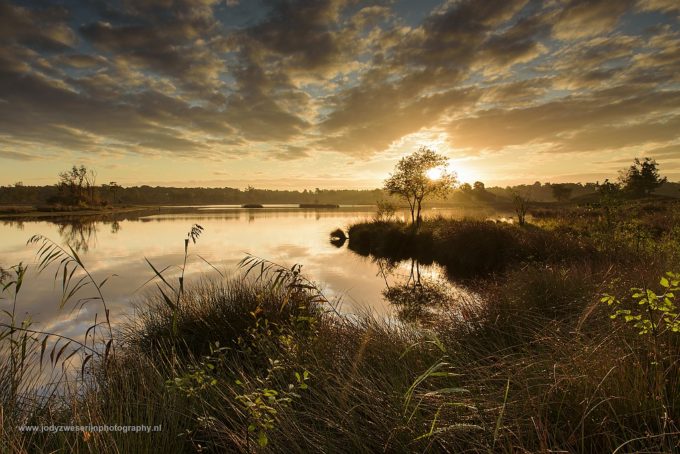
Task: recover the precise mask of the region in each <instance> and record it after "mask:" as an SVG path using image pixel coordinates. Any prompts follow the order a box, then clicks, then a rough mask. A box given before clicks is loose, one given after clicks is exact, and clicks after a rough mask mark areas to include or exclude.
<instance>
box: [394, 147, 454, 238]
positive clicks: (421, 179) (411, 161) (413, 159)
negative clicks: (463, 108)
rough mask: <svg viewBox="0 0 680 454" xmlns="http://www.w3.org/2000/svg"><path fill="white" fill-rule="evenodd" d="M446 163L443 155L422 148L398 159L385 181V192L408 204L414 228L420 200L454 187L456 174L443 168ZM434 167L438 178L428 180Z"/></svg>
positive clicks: (418, 221) (420, 207) (419, 213)
mask: <svg viewBox="0 0 680 454" xmlns="http://www.w3.org/2000/svg"><path fill="white" fill-rule="evenodd" d="M446 163H447V159H446V157H445V156H443V155H441V154H438V153H436V152H434V151H432V150H430V149H429V148H426V147H422V148H420V149H419V150H418V151H416V152H415V153H412V154H410V155H408V156H405V157H403V158H401V159H400V160H399V162H398V163H397V165H396V167H395V170H394V173H392V174H391V175H390V177H389V178H387V179H386V180H385V184H384V188H385V190H386V191H388V192H389V193H390V194H391V195H397V196H399V197H401V198H403V199H405V200H406V201H407V202H408V205H409V208H410V210H411V222H412V223H413V224H414V225H416V226H418V225H420V222H421V210H422V203H423V200H425V198H426V197H429V196H434V195H441V196H444V195H446V193H447V192H448V191H449V190H451V189H452V188H453V186H454V185H455V184H456V181H457V179H456V174H455V173H453V172H450V171H448V170H447V169H446V167H445V166H446ZM436 168H439V169H441V173H440V174H439V175H438V177H437V178H430V177H429V176H428V175H427V172H428V171H429V170H431V169H436Z"/></svg>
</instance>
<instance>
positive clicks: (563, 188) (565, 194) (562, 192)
mask: <svg viewBox="0 0 680 454" xmlns="http://www.w3.org/2000/svg"><path fill="white" fill-rule="evenodd" d="M550 189H551V190H552V195H553V197H555V200H557V201H558V202H566V201H567V200H569V199H570V198H571V193H572V192H573V190H574V189H573V188H571V187H569V186H567V185H566V184H553V185H550Z"/></svg>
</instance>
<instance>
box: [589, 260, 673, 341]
mask: <svg viewBox="0 0 680 454" xmlns="http://www.w3.org/2000/svg"><path fill="white" fill-rule="evenodd" d="M659 284H660V285H661V287H662V289H663V290H662V292H661V293H656V292H654V291H653V290H651V289H648V288H637V287H636V288H632V289H631V291H632V292H633V293H632V295H631V297H632V299H633V301H634V302H635V303H636V304H635V306H634V308H633V309H624V308H622V307H623V303H622V302H621V301H620V300H619V299H617V298H616V297H614V296H612V295H605V296H603V297H602V299H601V301H602V302H603V303H607V304H608V305H610V306H613V307H616V308H617V309H616V311H615V312H614V313H613V314H612V315H610V318H612V319H616V318H623V320H624V321H625V322H626V323H632V324H633V326H634V327H635V328H637V329H639V330H640V331H639V333H640V334H641V335H644V334H652V335H654V336H659V335H661V334H663V333H665V332H667V331H671V332H675V333H677V332H680V318H679V314H678V308H677V306H676V304H675V292H677V291H678V290H680V273H671V272H667V273H666V275H665V276H663V277H662V278H661V279H660V281H659Z"/></svg>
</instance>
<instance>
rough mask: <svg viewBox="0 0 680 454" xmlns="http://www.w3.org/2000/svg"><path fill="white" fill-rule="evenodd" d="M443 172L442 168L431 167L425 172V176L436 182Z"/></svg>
mask: <svg viewBox="0 0 680 454" xmlns="http://www.w3.org/2000/svg"><path fill="white" fill-rule="evenodd" d="M444 170H445V169H444V168H443V167H433V168H431V169H429V170H428V171H426V172H425V175H427V178H429V179H430V180H438V179H440V178H441V177H442V175H443V174H444Z"/></svg>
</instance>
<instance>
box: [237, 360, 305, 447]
mask: <svg viewBox="0 0 680 454" xmlns="http://www.w3.org/2000/svg"><path fill="white" fill-rule="evenodd" d="M282 368H283V366H281V363H280V362H279V361H278V360H272V359H270V367H269V369H268V371H267V375H266V377H265V378H264V379H256V380H254V383H255V387H254V388H250V389H248V388H249V387H248V386H247V384H245V383H244V382H243V381H241V380H236V385H237V386H239V387H240V388H242V389H243V392H242V393H241V394H237V395H236V396H235V399H236V401H237V402H239V403H240V404H241V406H242V407H243V409H244V410H245V412H246V414H247V416H248V429H247V430H248V434H257V443H258V445H260V446H261V447H265V446H267V444H268V443H269V437H268V435H267V432H269V431H271V430H273V429H274V428H275V427H276V422H277V417H278V415H279V412H280V411H281V410H282V409H284V408H286V407H288V406H290V404H291V402H292V401H293V399H297V398H300V394H298V393H297V392H296V391H299V390H306V389H308V388H309V385H308V384H307V380H309V377H310V374H309V372H308V371H306V370H305V371H303V372H302V373H300V372H295V383H289V384H288V388H287V389H278V390H277V389H275V387H274V386H273V385H272V382H273V376H274V373H275V372H276V371H277V370H280V369H282Z"/></svg>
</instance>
